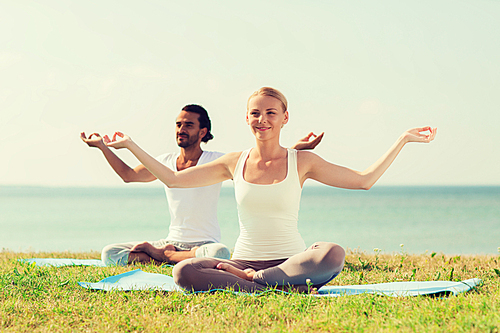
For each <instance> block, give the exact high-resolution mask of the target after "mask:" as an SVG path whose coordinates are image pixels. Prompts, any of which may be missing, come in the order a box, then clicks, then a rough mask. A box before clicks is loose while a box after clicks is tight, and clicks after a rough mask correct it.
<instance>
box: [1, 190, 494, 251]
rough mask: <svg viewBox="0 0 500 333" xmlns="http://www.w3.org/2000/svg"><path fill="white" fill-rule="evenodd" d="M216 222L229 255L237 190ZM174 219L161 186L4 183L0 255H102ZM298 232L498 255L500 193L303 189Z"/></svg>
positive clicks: (348, 244) (397, 247)
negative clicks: (6, 252)
mask: <svg viewBox="0 0 500 333" xmlns="http://www.w3.org/2000/svg"><path fill="white" fill-rule="evenodd" d="M193 209H195V207H194V208H193ZM218 217H219V222H220V226H221V231H222V242H223V243H225V244H226V245H227V246H228V247H230V248H233V247H234V244H235V242H236V238H237V237H238V233H239V231H238V215H237V211H236V202H235V199H234V190H233V188H232V187H223V188H222V191H221V196H220V201H219V207H218ZM169 220H170V218H169V214H168V207H167V203H166V198H165V193H164V191H163V188H162V187H158V186H155V185H151V186H150V187H143V186H136V185H132V184H128V185H127V186H126V187H120V188H54V187H27V186H0V249H8V250H11V251H27V250H30V251H73V252H76V251H88V250H96V251H100V249H102V247H104V246H105V245H107V244H111V243H118V242H126V241H135V240H137V241H141V240H157V239H160V238H164V237H166V235H167V233H168V225H169ZM299 231H300V233H301V234H302V237H303V238H304V240H305V242H306V244H308V245H310V244H312V243H313V242H315V241H328V242H335V243H338V244H340V245H342V246H343V247H344V248H349V249H356V250H359V251H366V252H372V251H373V250H374V249H375V248H377V249H380V250H382V251H383V252H386V253H392V252H400V251H401V250H403V251H406V252H408V253H424V252H425V251H429V252H438V253H441V252H442V253H446V254H498V251H499V247H500V187H498V186H484V187H472V186H467V187H456V186H450V187H384V186H378V187H377V186H375V187H374V188H372V189H371V190H370V191H350V190H341V189H335V188H330V187H325V186H305V187H304V189H303V191H302V200H301V208H300V213H299ZM277 236H279V235H277Z"/></svg>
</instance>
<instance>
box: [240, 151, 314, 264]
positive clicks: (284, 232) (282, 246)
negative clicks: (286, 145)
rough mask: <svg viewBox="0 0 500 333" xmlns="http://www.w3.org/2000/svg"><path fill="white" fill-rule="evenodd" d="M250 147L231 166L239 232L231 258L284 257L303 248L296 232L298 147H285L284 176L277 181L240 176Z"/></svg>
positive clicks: (298, 195) (298, 197)
mask: <svg viewBox="0 0 500 333" xmlns="http://www.w3.org/2000/svg"><path fill="white" fill-rule="evenodd" d="M249 152H250V149H249V150H246V151H244V152H242V153H241V155H240V158H239V160H238V163H237V164H236V168H235V170H234V192H235V196H236V203H237V205H238V216H239V223H240V236H239V237H238V240H237V241H236V245H235V249H234V254H233V257H232V259H233V260H236V259H240V260H275V259H286V258H289V257H291V256H293V255H295V254H298V253H300V252H303V251H304V250H305V249H306V245H305V243H304V240H303V239H302V237H301V236H300V234H299V230H298V228H297V222H298V217H299V206H300V195H301V192H302V188H301V186H300V180H299V174H298V171H297V151H296V150H295V149H288V156H287V160H288V162H287V175H286V178H285V179H284V180H283V181H281V182H279V183H276V184H269V185H261V184H252V183H249V182H247V181H245V179H244V178H243V169H244V165H245V163H246V160H247V158H248V154H249Z"/></svg>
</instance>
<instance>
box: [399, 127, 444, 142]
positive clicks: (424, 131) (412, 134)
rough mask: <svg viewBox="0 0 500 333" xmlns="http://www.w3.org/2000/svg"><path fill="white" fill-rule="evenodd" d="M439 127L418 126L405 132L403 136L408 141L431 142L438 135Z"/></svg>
mask: <svg viewBox="0 0 500 333" xmlns="http://www.w3.org/2000/svg"><path fill="white" fill-rule="evenodd" d="M436 133H437V127H434V128H432V127H430V126H425V127H417V128H412V129H409V130H407V131H406V132H404V134H403V138H404V139H405V141H406V142H422V143H429V142H431V141H432V140H434V138H435V137H436Z"/></svg>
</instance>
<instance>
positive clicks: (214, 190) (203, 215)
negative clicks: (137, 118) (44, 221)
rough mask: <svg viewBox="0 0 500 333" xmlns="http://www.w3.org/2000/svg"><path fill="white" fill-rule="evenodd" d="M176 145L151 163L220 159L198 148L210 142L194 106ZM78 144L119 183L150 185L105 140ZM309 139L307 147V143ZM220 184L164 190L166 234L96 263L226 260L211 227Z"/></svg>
mask: <svg viewBox="0 0 500 333" xmlns="http://www.w3.org/2000/svg"><path fill="white" fill-rule="evenodd" d="M175 124H176V125H175V126H176V131H175V133H176V140H177V145H178V146H179V147H180V152H179V153H168V154H163V155H160V156H159V157H157V159H158V160H159V161H160V162H162V163H163V164H165V165H166V166H167V167H169V168H171V169H172V170H176V171H181V170H184V169H186V168H189V167H193V166H196V165H201V164H205V163H208V162H210V161H213V160H215V159H217V158H219V157H220V156H222V155H224V154H223V153H218V152H209V151H203V150H202V149H201V143H202V142H205V143H206V142H208V141H209V140H211V139H212V138H213V135H212V134H211V133H210V130H211V122H210V118H209V117H208V113H207V111H206V110H205V109H204V108H203V107H201V106H199V105H194V104H191V105H186V106H185V107H184V108H182V111H181V112H180V113H179V115H178V116H177V119H176V122H175ZM80 136H81V139H82V140H83V141H84V142H85V143H87V145H88V146H89V147H96V148H98V149H100V150H101V151H102V153H103V154H104V157H105V158H106V160H107V161H108V163H109V164H110V165H111V167H112V168H113V170H115V172H116V173H117V174H118V175H119V176H120V177H121V178H122V179H123V181H125V182H126V183H129V182H151V181H153V180H155V179H156V177H155V176H153V174H151V173H150V172H149V171H148V170H147V169H146V167H144V166H143V165H142V164H141V165H139V166H137V167H136V168H134V169H132V168H130V167H129V166H128V165H127V164H125V163H124V162H123V161H122V160H121V159H120V158H119V157H118V156H116V155H115V154H114V153H113V152H112V151H111V150H110V149H109V148H108V147H107V146H106V143H107V142H109V141H110V140H109V138H108V137H107V136H104V137H101V136H100V135H99V134H97V133H93V134H91V135H90V136H89V138H87V137H86V136H85V133H81V135H80ZM313 136H314V137H315V138H314V139H313V140H312V141H309V140H310V138H311V137H313ZM322 136H323V134H321V135H319V136H315V135H314V134H313V133H309V135H308V136H306V137H305V138H303V139H301V140H299V141H298V142H297V143H296V144H295V146H294V148H295V149H313V148H314V147H315V146H316V145H317V144H318V143H319V142H320V141H321V139H322ZM220 188H221V183H219V184H215V185H211V186H205V187H199V188H191V189H184V188H182V189H177V188H168V187H166V186H165V192H166V194H167V201H168V205H169V211H170V217H171V221H170V227H169V234H168V236H167V238H166V239H162V240H159V241H153V242H130V243H122V244H112V245H107V246H106V247H104V249H103V250H102V254H101V257H102V260H103V262H105V263H106V264H108V265H111V264H116V265H121V266H125V265H127V264H130V263H133V262H143V263H145V262H151V261H153V262H154V263H157V264H159V263H162V262H168V263H178V262H180V261H182V260H184V259H188V258H194V257H215V258H222V259H229V257H230V252H229V249H228V248H227V247H226V246H224V245H223V244H221V243H219V242H220V227H219V223H218V221H217V202H218V199H219V194H220Z"/></svg>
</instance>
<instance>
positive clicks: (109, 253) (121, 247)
mask: <svg viewBox="0 0 500 333" xmlns="http://www.w3.org/2000/svg"><path fill="white" fill-rule="evenodd" d="M140 243H144V241H141V242H128V243H118V244H111V245H106V246H105V247H104V248H103V249H102V252H101V260H102V261H103V262H104V263H105V264H106V265H107V266H113V265H117V266H127V265H128V256H129V254H130V250H131V249H132V248H133V247H134V246H136V245H137V244H140ZM148 243H150V244H151V245H153V246H155V247H163V246H165V245H169V244H170V245H173V246H175V247H176V249H177V250H179V251H189V250H191V249H192V248H193V247H195V246H201V245H204V244H210V243H214V242H212V241H205V242H192V243H183V242H175V241H170V240H166V239H160V240H157V241H148Z"/></svg>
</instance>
